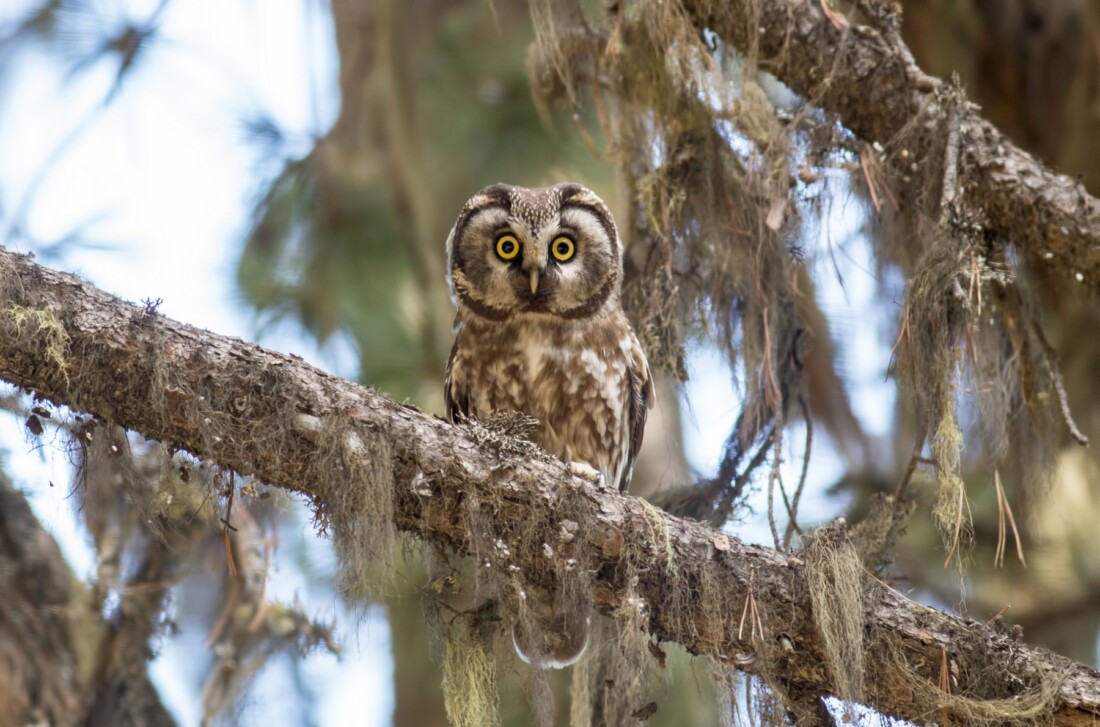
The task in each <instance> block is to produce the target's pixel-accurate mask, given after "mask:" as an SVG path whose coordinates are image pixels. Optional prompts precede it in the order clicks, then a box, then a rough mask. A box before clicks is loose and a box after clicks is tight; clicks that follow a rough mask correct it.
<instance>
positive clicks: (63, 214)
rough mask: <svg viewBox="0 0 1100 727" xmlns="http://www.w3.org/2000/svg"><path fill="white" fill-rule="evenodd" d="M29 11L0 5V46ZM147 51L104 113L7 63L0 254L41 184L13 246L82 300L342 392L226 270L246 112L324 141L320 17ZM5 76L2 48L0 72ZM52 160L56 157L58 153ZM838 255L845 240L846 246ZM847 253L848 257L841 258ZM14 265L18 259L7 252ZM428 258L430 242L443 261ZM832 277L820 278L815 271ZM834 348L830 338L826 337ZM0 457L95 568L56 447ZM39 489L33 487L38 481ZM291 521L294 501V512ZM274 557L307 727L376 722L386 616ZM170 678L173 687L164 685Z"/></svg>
mask: <svg viewBox="0 0 1100 727" xmlns="http://www.w3.org/2000/svg"><path fill="white" fill-rule="evenodd" d="M100 5H101V7H102V8H103V10H104V12H105V13H106V15H107V17H108V18H115V19H116V20H121V19H122V18H123V17H125V16H124V15H123V13H127V14H129V15H131V16H133V17H138V18H143V17H147V16H148V15H149V13H151V12H153V10H154V8H155V7H156V5H157V3H155V2H152V1H143V0H129V1H121V0H120V1H119V2H109V1H108V0H103V2H102V3H100ZM26 6H27V3H23V2H13V1H12V0H9V1H8V2H5V3H3V4H0V33H2V31H3V29H4V28H5V27H7V26H8V24H9V23H10V22H12V20H13V19H14V18H17V17H19V16H20V15H21V14H22V12H23V8H25V7H26ZM70 22H71V24H72V26H73V28H74V29H80V28H85V32H84V33H83V35H82V34H80V33H75V34H74V38H75V39H74V40H73V43H72V45H73V53H74V54H76V55H77V56H79V55H80V54H81V53H87V52H88V51H89V50H90V49H91V47H92V45H90V44H89V42H88V41H87V39H86V37H85V36H87V35H88V34H87V32H86V31H87V30H92V31H94V30H95V28H94V27H87V26H88V23H87V20H86V19H82V18H70ZM162 27H163V30H162V37H161V38H160V41H159V42H158V43H157V44H156V45H155V46H154V47H153V50H152V52H151V55H150V56H149V57H148V58H147V59H146V63H145V64H143V66H142V67H141V68H139V70H138V71H137V72H136V73H135V75H133V76H132V77H131V78H129V79H128V81H127V82H126V84H125V85H124V86H123V87H122V88H121V90H120V91H119V93H118V95H117V98H116V99H115V100H114V101H113V102H112V103H111V104H110V105H107V106H104V104H103V100H104V98H105V97H106V96H107V95H108V93H109V92H110V89H111V87H112V84H113V82H114V76H113V74H114V67H113V64H111V63H109V62H106V61H105V62H101V63H99V64H95V65H91V66H89V67H87V68H84V69H83V70H82V71H80V72H79V73H75V74H73V73H71V71H70V69H71V67H72V65H73V64H72V63H71V62H69V63H65V62H61V61H59V59H58V58H57V56H56V54H47V53H45V52H43V51H41V50H29V51H25V52H27V53H30V54H31V57H30V58H29V59H28V58H26V57H24V58H23V60H22V61H21V62H20V64H19V66H18V68H19V75H18V76H14V77H13V76H12V75H10V74H0V212H2V214H0V244H3V245H5V246H9V247H11V246H12V241H13V240H14V239H17V238H14V237H12V236H11V235H10V233H11V230H10V229H8V228H7V227H5V225H6V220H9V219H10V216H11V214H12V213H13V212H14V211H15V210H19V209H21V208H24V207H25V206H26V199H25V193H26V190H27V189H29V188H33V187H34V185H35V180H36V178H37V177H38V176H39V174H40V173H41V171H42V170H43V169H44V168H46V169H47V170H48V173H47V174H46V175H45V176H43V177H42V182H41V185H40V186H38V188H37V192H36V194H35V195H34V197H33V200H32V203H31V204H30V205H29V206H26V210H27V215H26V220H27V225H26V229H27V231H28V232H29V233H30V235H31V236H33V237H34V238H36V239H40V240H53V239H57V238H59V237H63V236H65V235H67V234H70V233H72V232H74V231H78V230H79V231H81V233H82V235H83V236H84V237H85V238H87V239H90V240H92V241H97V242H102V243H104V244H107V245H109V248H108V249H98V248H95V247H90V248H87V249H79V248H78V249H74V250H72V251H70V252H68V253H67V254H65V255H64V256H63V257H62V258H61V259H57V260H52V259H46V260H45V261H44V262H46V264H49V265H53V266H56V267H60V268H63V269H65V270H68V271H71V272H76V273H79V274H80V275H82V276H83V277H85V278H86V279H88V280H89V281H90V282H92V283H94V284H95V285H96V286H98V287H100V288H102V289H104V290H107V291H109V292H111V293H114V294H116V295H119V296H121V297H123V298H126V299H129V300H131V301H135V302H136V301H142V300H145V299H151V300H156V299H159V300H161V301H162V302H161V304H160V307H159V311H160V312H161V313H162V314H164V315H165V316H168V317H171V318H174V319H177V320H180V321H184V322H187V323H190V324H193V325H196V326H201V327H205V328H208V329H210V330H212V331H215V332H217V333H221V334H226V335H232V336H239V337H242V338H245V339H248V340H256V341H258V342H260V343H262V344H263V345H265V346H267V347H269V348H272V349H276V350H279V351H284V352H289V353H294V354H297V355H299V356H302V357H303V358H304V359H306V360H307V361H310V362H312V363H315V364H316V365H318V366H320V367H322V368H324V369H326V370H329V371H331V372H333V373H336V374H339V375H343V376H349V377H354V376H355V374H356V371H357V365H356V361H355V354H354V350H353V348H352V346H351V345H350V344H349V343H348V342H347V341H346V340H344V339H342V338H340V337H339V336H336V337H334V339H333V342H332V343H331V344H329V345H327V346H326V347H325V349H324V350H318V349H317V348H316V346H315V345H314V344H313V343H312V341H311V339H308V338H306V337H303V336H302V335H300V334H299V331H297V330H296V329H295V328H294V327H293V326H292V325H285V326H282V327H276V328H274V329H268V330H265V331H264V333H263V335H262V336H260V335H258V329H257V325H256V321H255V319H254V318H253V317H252V315H251V314H250V313H249V312H248V311H247V310H246V308H245V306H244V305H242V303H241V300H240V297H239V295H238V293H237V292H236V285H235V281H234V271H235V265H236V261H237V258H238V256H239V252H240V249H241V246H242V240H243V238H244V235H245V234H246V233H247V230H248V224H249V219H248V212H249V210H250V209H251V207H252V205H253V203H254V201H255V199H256V195H257V193H258V192H259V191H260V190H261V189H262V188H263V186H264V181H265V180H266V179H268V178H269V176H270V175H271V174H272V173H273V172H274V171H275V170H274V167H273V164H275V163H277V162H278V160H265V159H263V158H260V155H259V153H258V151H257V148H256V147H255V145H250V144H249V143H247V141H246V139H245V132H244V130H243V127H242V124H241V119H242V118H244V117H249V116H255V115H256V114H257V113H263V114H265V115H267V116H270V117H271V118H273V119H274V120H276V122H277V123H278V125H279V126H280V127H281V128H283V129H286V130H289V131H290V139H291V145H292V149H293V146H294V145H295V144H297V145H298V146H300V147H301V151H302V152H303V153H304V152H305V151H307V150H308V148H309V147H310V146H311V139H312V138H313V137H315V136H316V135H319V134H321V133H323V132H324V130H325V129H326V128H327V127H328V125H329V124H330V123H331V121H332V120H333V118H335V114H336V112H337V109H338V98H337V86H336V71H337V67H336V58H335V57H334V53H333V42H332V28H331V24H330V20H329V18H328V16H327V13H326V12H325V11H324V10H323V9H322V8H321V7H320V5H319V4H316V3H314V2H311V0H265V1H264V2H263V3H255V2H246V1H244V0H241V1H236V2H235V1H226V0H189V1H188V2H175V3H171V4H169V5H168V6H167V10H166V11H165V15H164V16H163V26H162ZM2 60H3V54H2V49H0V62H2ZM59 149H60V152H59V151H58V150H59ZM844 197H845V195H844V194H842V193H838V194H836V195H834V198H835V199H836V200H837V202H836V203H835V204H833V205H830V206H829V211H828V212H827V214H826V219H825V221H824V222H823V223H822V229H823V231H824V233H823V234H825V235H827V236H828V237H829V238H830V239H831V240H834V241H835V242H836V244H837V245H838V249H839V250H841V251H842V253H841V254H839V255H838V256H837V259H838V262H837V265H838V267H839V268H841V269H842V270H843V271H844V274H845V285H844V286H843V287H842V286H840V285H839V284H838V283H837V282H836V280H835V277H834V276H832V275H831V274H830V275H823V276H819V284H820V288H819V292H820V295H821V300H822V306H823V308H824V310H825V312H826V314H828V315H829V317H830V319H833V320H839V321H840V324H839V326H840V327H841V330H840V332H841V333H842V334H843V335H845V336H847V337H849V340H850V342H851V343H852V344H853V345H854V347H855V348H856V350H863V351H866V352H869V355H866V356H864V355H860V356H853V357H851V358H850V359H848V360H846V361H844V362H843V365H844V366H845V367H846V369H847V375H848V377H849V379H850V381H852V382H854V386H853V392H854V393H853V397H854V399H853V405H854V407H855V409H856V411H857V413H858V414H859V415H860V417H861V419H862V420H863V421H864V423H865V425H866V427H867V429H868V431H869V433H871V434H872V435H875V434H883V433H885V432H886V431H887V429H888V425H889V420H888V417H889V416H890V413H891V412H892V410H893V402H892V396H893V388H892V386H889V385H887V384H886V383H885V382H884V381H883V380H882V371H883V369H884V367H885V359H884V356H883V346H882V342H881V340H880V334H879V332H878V331H877V330H876V326H874V325H866V324H865V320H864V318H863V316H861V315H857V313H856V311H866V309H867V306H868V304H869V303H871V301H872V295H873V293H874V289H875V281H874V276H873V274H872V273H871V272H870V269H871V265H872V263H871V260H870V255H869V251H868V249H867V246H866V244H865V242H864V243H861V242H860V239H859V235H858V226H859V222H860V219H861V211H860V210H859V209H858V205H857V204H856V203H854V202H852V203H851V204H848V203H845V201H844ZM853 241H854V242H853ZM841 243H846V244H841ZM15 247H16V249H19V250H21V251H26V246H25V245H24V246H20V245H15ZM440 250H441V254H442V241H441V245H440ZM830 270H831V263H830ZM834 333H835V332H834ZM689 371H690V373H691V376H692V379H691V382H690V383H689V385H688V386H687V389H686V391H685V394H684V401H685V405H686V406H685V407H684V408H685V411H686V414H685V437H684V438H685V441H686V443H687V455H688V459H689V462H690V463H691V465H692V466H693V467H694V468H695V469H696V470H697V471H699V472H701V473H704V474H709V473H712V472H713V471H714V469H715V467H716V465H717V462H718V458H719V454H720V452H721V448H722V444H723V441H724V438H725V434H726V432H728V431H729V429H730V428H731V425H732V423H733V421H734V418H735V416H736V413H737V409H738V406H739V403H740V395H739V394H738V392H737V391H736V389H735V387H734V385H733V383H732V382H731V381H730V379H729V374H728V369H727V368H726V366H725V364H724V363H723V362H722V361H721V359H720V357H719V354H718V353H717V352H715V351H714V350H713V349H708V348H705V347H704V348H698V349H696V350H694V351H692V353H691V356H690V360H689ZM801 447H802V432H801V431H799V428H798V427H797V426H796V427H794V428H792V429H791V430H790V432H789V434H788V443H787V444H786V446H785V451H787V452H788V453H789V456H788V457H787V460H786V462H785V463H784V467H785V468H786V469H785V480H786V481H788V482H790V481H794V480H797V474H798V472H797V470H798V465H799V464H800V461H801ZM0 451H4V452H6V454H7V456H6V457H5V458H4V459H5V467H6V469H7V470H8V471H9V472H10V473H11V474H12V475H13V476H14V477H15V480H16V485H17V486H18V487H20V488H21V489H22V490H23V491H24V492H25V493H26V494H27V496H28V498H29V500H30V502H31V504H32V507H34V509H35V512H36V513H37V515H38V516H39V518H40V520H41V521H42V523H43V525H44V526H45V527H46V528H47V529H48V530H49V531H50V532H51V533H52V534H54V536H55V537H56V538H57V539H58V540H59V542H60V544H61V545H62V548H63V550H64V553H65V555H66V557H67V558H68V560H69V561H70V563H71V564H72V566H73V567H74V569H75V570H76V572H77V573H78V574H81V575H84V576H85V577H88V576H91V575H92V574H93V573H94V567H95V563H94V560H93V558H94V551H92V549H91V548H90V547H89V546H88V543H87V540H86V535H85V534H84V532H83V530H82V529H81V527H80V526H79V525H78V524H77V519H76V518H75V516H74V514H73V512H72V510H73V508H72V503H71V501H70V500H69V499H68V498H67V493H68V487H67V486H66V485H67V482H68V477H69V475H68V463H67V459H66V457H65V455H64V454H63V452H61V449H60V447H59V446H56V445H50V444H47V446H35V444H34V443H32V442H30V441H29V440H28V439H27V438H26V435H25V433H24V432H23V427H22V420H21V419H20V418H17V417H4V416H0ZM840 473H841V462H840V461H839V459H838V458H837V457H836V456H835V455H834V454H833V453H832V452H831V451H830V450H829V449H828V447H822V446H819V447H818V449H817V450H815V459H814V468H813V470H812V473H811V481H810V484H809V487H808V490H807V498H806V500H805V504H804V508H803V512H804V513H808V514H809V516H810V517H811V518H813V517H815V515H814V514H815V513H826V512H830V511H835V510H836V508H837V507H838V503H837V502H836V500H835V499H833V500H828V499H827V497H826V495H824V494H823V491H824V487H825V485H827V484H829V483H831V482H834V481H835V480H836V479H837V478H838V476H839V475H840ZM51 482H52V483H54V486H50V485H49V483H51ZM765 497H766V496H765V494H764V493H762V492H761V493H758V495H757V496H756V497H755V499H754V500H752V501H751V502H750V505H751V506H752V507H753V509H754V511H755V512H756V513H757V516H756V517H754V518H750V519H749V520H748V521H746V522H742V523H738V524H737V525H736V526H735V527H731V532H733V533H735V534H736V535H737V536H738V537H741V538H742V539H745V540H747V541H750V542H759V543H769V542H770V535H769V532H768V526H767V522H766V520H765V519H764V518H763V517H761V516H760V514H761V513H763V512H765V507H766V505H765ZM299 505H300V503H299ZM281 537H282V540H283V544H282V546H281V547H282V549H283V552H284V555H285V554H286V553H288V552H289V551H291V550H293V549H294V548H300V549H301V550H302V552H305V553H307V555H308V557H309V558H311V559H312V560H314V561H315V562H316V563H318V564H320V567H322V568H328V569H331V568H332V567H333V566H332V562H331V560H332V555H331V549H330V548H329V547H328V543H327V542H325V541H321V540H318V539H317V538H316V537H315V536H314V534H313V530H312V527H311V525H310V521H309V517H308V513H306V512H305V510H304V507H301V506H299V507H298V508H297V510H296V511H295V516H294V517H293V518H291V519H290V521H289V525H288V526H287V529H286V530H285V531H284V532H283V533H282V534H281ZM292 561H293V558H290V557H284V558H282V559H280V558H278V557H276V559H275V566H274V569H275V572H274V573H273V575H272V578H271V594H272V595H273V596H274V597H276V598H279V599H282V600H285V601H294V600H299V601H301V602H303V603H304V604H305V608H306V611H307V613H310V614H311V615H314V616H316V617H318V618H319V619H321V620H325V619H326V618H328V619H330V620H331V618H332V617H335V618H336V619H337V621H338V623H340V624H341V634H342V635H343V637H344V643H345V647H346V652H345V655H344V657H343V659H342V661H340V662H337V661H336V660H335V659H334V658H332V657H329V656H324V655H317V656H313V657H310V658H309V659H307V660H306V662H305V665H304V667H303V676H304V677H305V679H306V681H307V682H308V683H309V684H310V685H312V688H313V690H314V694H315V696H316V711H315V713H314V714H313V715H312V717H313V719H314V721H315V722H316V723H317V724H319V725H336V724H340V723H341V720H340V716H341V715H348V714H355V715H357V716H359V717H360V718H361V720H362V723H363V724H385V723H387V722H388V721H389V719H390V713H391V711H392V696H391V693H390V681H391V679H392V662H391V659H390V644H389V633H388V630H387V628H386V624H385V619H384V617H381V616H379V615H378V614H374V615H373V616H370V617H368V618H367V619H366V621H365V622H362V623H359V622H357V621H356V619H355V618H354V617H349V614H347V613H346V611H345V609H344V608H343V606H342V605H341V604H340V603H339V600H338V599H337V597H336V596H334V595H333V594H332V593H331V591H326V592H324V593H317V592H316V589H314V588H312V587H311V586H310V585H309V583H308V581H307V578H306V576H304V575H303V573H302V572H301V571H300V570H299V569H298V568H297V567H296V566H295V564H294V563H293V562H292ZM206 638H207V634H206V633H204V632H200V631H198V630H197V629H188V628H185V629H184V631H183V633H182V634H181V635H180V636H179V637H178V638H174V639H166V640H165V641H164V643H163V644H162V651H161V654H160V656H159V658H158V659H157V661H156V662H155V663H154V665H153V668H152V673H153V675H154V678H155V680H156V683H157V684H158V688H159V689H160V690H161V693H162V698H163V699H164V701H165V703H166V705H167V706H168V707H169V709H170V710H172V711H173V713H174V714H175V716H176V717H177V718H178V719H179V720H180V722H181V724H184V725H193V724H197V723H198V719H199V717H200V715H199V712H198V709H199V704H200V700H199V698H198V692H197V689H198V685H199V683H200V681H201V674H200V673H199V672H198V671H197V669H198V668H199V666H201V665H202V664H204V661H203V659H202V658H201V657H202V652H203V650H204V649H205V645H204V642H205V640H206ZM181 675H182V676H183V677H184V678H183V679H181V678H179V677H180V676H181ZM293 679H294V675H293V673H292V672H291V671H290V669H288V668H286V664H285V663H283V664H282V665H281V666H279V665H277V666H276V667H274V668H269V669H267V670H265V671H264V672H262V673H261V675H260V676H259V677H258V679H257V681H256V683H255V685H254V687H253V691H252V699H251V700H250V702H249V706H248V708H247V711H246V712H245V717H244V718H245V720H246V723H262V722H265V721H271V720H272V719H274V720H275V721H274V722H273V723H279V719H278V718H279V715H285V714H286V710H287V709H291V708H293V707H294V705H293V704H289V703H288V700H289V699H291V695H293V694H294V693H295V688H294V684H293Z"/></svg>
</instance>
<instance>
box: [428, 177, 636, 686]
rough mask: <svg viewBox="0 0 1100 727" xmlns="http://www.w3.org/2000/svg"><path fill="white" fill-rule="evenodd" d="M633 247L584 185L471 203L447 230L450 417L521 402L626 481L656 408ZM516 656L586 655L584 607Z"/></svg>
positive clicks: (555, 442) (565, 454)
mask: <svg viewBox="0 0 1100 727" xmlns="http://www.w3.org/2000/svg"><path fill="white" fill-rule="evenodd" d="M622 255H623V248H622V243H621V242H620V241H619V235H618V233H617V232H616V229H615V222H614V220H613V219H612V218H611V213H610V212H609V211H608V209H607V206H606V205H605V204H604V203H603V201H602V200H601V199H600V198H599V197H597V196H596V195H595V194H594V193H593V192H592V191H590V190H588V189H586V188H584V187H582V186H580V185H579V184H558V185H554V186H552V187H544V188H541V189H527V188H524V187H512V186H509V185H505V184H496V185H493V186H491V187H486V188H485V189H483V190H481V191H480V192H478V193H477V194H476V195H474V197H473V198H472V199H470V201H468V202H467V203H466V205H465V206H464V207H463V208H462V212H461V214H459V216H458V220H457V221H456V222H455V225H454V228H453V229H452V230H451V234H450V236H449V237H448V238H447V274H448V282H449V284H450V287H451V294H452V298H453V299H454V301H455V304H456V306H457V307H458V315H457V317H456V319H455V342H454V347H453V348H452V350H451V358H450V361H449V362H448V363H447V379H446V383H445V385H444V392H445V397H446V405H447V414H448V417H449V418H450V419H451V421H459V420H461V419H462V418H466V417H470V418H474V419H486V418H488V416H489V415H491V414H493V413H497V412H521V413H524V414H527V415H528V416H531V417H533V418H534V419H536V420H538V425H537V427H536V428H535V431H534V434H533V438H534V440H535V442H536V443H537V444H539V445H540V446H541V447H542V448H543V449H545V450H546V451H547V452H549V453H551V454H554V455H556V456H558V457H560V458H562V459H563V460H565V461H567V462H571V463H574V464H575V465H576V466H577V469H578V470H581V471H584V470H587V471H589V472H591V471H592V470H594V471H595V473H598V474H599V475H600V476H602V479H603V481H604V482H605V483H606V484H608V485H610V486H613V487H618V488H619V489H620V490H625V489H626V487H627V485H628V484H629V483H630V476H631V473H632V471H633V469H634V460H635V458H636V457H637V454H638V449H639V447H640V446H641V443H642V432H643V430H644V428H645V420H646V411H647V409H648V408H649V407H651V406H652V405H653V383H652V380H651V379H650V374H649V365H648V364H647V363H646V358H645V354H644V353H643V352H642V348H641V346H640V345H639V344H638V339H637V338H636V337H635V335H634V331H633V330H632V329H631V327H630V323H629V322H628V321H627V318H626V315H625V314H624V313H623V310H622V304H621V301H620V288H621V285H622V277H623V263H622ZM585 619H586V621H585V623H583V624H576V623H573V624H568V625H565V626H563V628H561V629H558V631H559V632H561V633H557V634H555V633H552V632H553V631H554V629H549V631H550V632H551V633H549V634H548V635H547V637H546V641H545V643H543V644H541V645H538V646H536V647H534V648H533V649H531V650H532V651H535V652H541V653H524V649H523V648H522V647H521V646H520V645H519V642H518V641H517V648H518V649H520V655H521V656H523V657H524V658H525V659H527V660H528V661H532V662H536V663H539V664H541V665H544V666H565V665H567V664H571V663H573V662H574V661H576V660H577V659H578V658H579V657H580V655H581V653H583V651H584V648H585V646H586V644H587V631H588V630H587V617H585Z"/></svg>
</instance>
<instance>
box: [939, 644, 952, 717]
mask: <svg viewBox="0 0 1100 727" xmlns="http://www.w3.org/2000/svg"><path fill="white" fill-rule="evenodd" d="M939 686H940V691H941V692H943V693H944V694H950V693H951V664H950V663H949V662H948V660H947V649H945V648H943V647H942V646H941V647H940V685H939ZM942 717H943V719H942V720H941V724H943V725H944V726H945V727H947V726H948V725H950V724H951V718H950V717H949V716H948V715H947V712H946V711H942Z"/></svg>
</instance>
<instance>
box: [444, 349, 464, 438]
mask: <svg viewBox="0 0 1100 727" xmlns="http://www.w3.org/2000/svg"><path fill="white" fill-rule="evenodd" d="M461 340H462V332H461V330H460V331H459V332H458V334H457V335H456V336H455V342H454V345H453V346H451V357H450V358H449V359H447V374H446V376H445V378H444V380H443V403H444V406H445V407H446V411H447V420H448V421H450V422H452V423H454V422H458V421H462V420H463V419H466V418H467V417H469V416H470V391H469V387H467V385H466V372H465V370H464V366H463V364H462V357H461V356H459V355H458V345H459V341H461Z"/></svg>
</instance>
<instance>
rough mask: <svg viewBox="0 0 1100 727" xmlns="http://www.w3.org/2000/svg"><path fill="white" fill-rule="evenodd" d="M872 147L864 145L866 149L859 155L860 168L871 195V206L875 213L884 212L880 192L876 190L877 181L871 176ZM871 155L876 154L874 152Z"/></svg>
mask: <svg viewBox="0 0 1100 727" xmlns="http://www.w3.org/2000/svg"><path fill="white" fill-rule="evenodd" d="M869 149H870V146H868V145H866V144H865V145H864V149H863V150H862V151H861V152H860V154H859V168H860V169H862V170H863V178H864V179H865V180H866V181H867V189H868V191H870V193H871V204H873V205H874V206H875V213H876V214H877V213H879V212H882V202H880V201H879V198H878V191H877V190H876V189H875V180H874V178H872V176H871V170H870V162H869V161H868V160H867V155H868V150H869ZM870 153H872V154H873V153H874V151H873V150H872V151H871V152H870Z"/></svg>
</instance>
